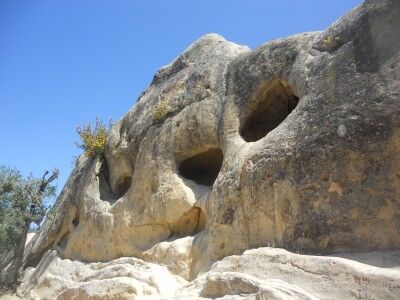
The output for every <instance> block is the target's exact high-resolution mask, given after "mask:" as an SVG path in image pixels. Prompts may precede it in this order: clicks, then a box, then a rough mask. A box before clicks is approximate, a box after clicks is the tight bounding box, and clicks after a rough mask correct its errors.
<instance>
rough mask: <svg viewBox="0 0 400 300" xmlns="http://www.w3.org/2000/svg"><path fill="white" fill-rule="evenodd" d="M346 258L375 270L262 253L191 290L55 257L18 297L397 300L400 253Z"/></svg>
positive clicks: (140, 265)
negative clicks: (22, 294)
mask: <svg viewBox="0 0 400 300" xmlns="http://www.w3.org/2000/svg"><path fill="white" fill-rule="evenodd" d="M343 255H352V257H353V259H359V260H361V261H362V260H363V259H365V258H366V257H368V260H369V262H370V263H371V265H367V264H363V263H359V262H356V261H355V260H347V259H344V258H338V257H327V256H310V255H299V254H294V253H290V252H288V251H286V250H283V249H278V248H258V249H253V250H248V251H245V252H244V253H243V254H242V255H235V256H229V257H226V258H224V259H223V260H221V261H219V262H217V263H215V264H214V265H213V266H212V267H211V270H210V271H208V272H207V273H205V274H202V275H200V276H199V277H198V278H197V279H195V280H194V281H192V282H190V283H188V282H187V281H186V280H184V279H183V278H181V277H179V276H176V275H172V274H171V273H170V272H169V271H168V270H167V269H166V268H165V267H162V266H159V265H155V264H152V263H147V262H144V261H142V260H140V259H137V258H127V257H124V258H118V259H116V260H113V261H110V262H107V263H88V264H85V263H82V262H78V261H71V260H69V259H60V258H59V257H57V255H56V252H55V251H53V252H48V253H47V254H46V255H45V258H44V259H43V260H42V261H41V263H40V264H39V266H38V267H37V268H36V269H28V270H27V271H26V273H25V278H24V283H23V284H22V286H21V287H20V290H21V291H20V293H22V292H27V295H29V296H30V297H32V298H34V299H99V298H106V299H205V298H213V299H215V298H219V299H398V295H400V251H391V252H384V253H383V252H373V253H364V254H362V255H356V254H349V253H347V254H343ZM382 264H383V265H390V266H391V267H390V268H385V267H381V266H382Z"/></svg>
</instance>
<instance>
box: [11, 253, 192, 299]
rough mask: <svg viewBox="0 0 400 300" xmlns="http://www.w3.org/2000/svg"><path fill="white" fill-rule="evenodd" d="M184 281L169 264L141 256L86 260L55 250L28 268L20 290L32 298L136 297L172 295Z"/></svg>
mask: <svg viewBox="0 0 400 300" xmlns="http://www.w3.org/2000/svg"><path fill="white" fill-rule="evenodd" d="M184 284H186V281H185V280H184V279H183V278H181V277H179V276H175V275H172V274H171V273H170V272H169V271H168V269H167V268H166V267H162V266H159V265H155V264H152V263H148V262H145V261H142V260H140V259H137V258H133V257H123V258H119V259H116V260H113V261H110V262H105V263H83V262H79V261H72V260H69V259H61V258H60V257H58V255H57V253H56V252H55V251H53V252H48V253H46V254H45V256H44V258H43V259H42V261H41V263H40V264H39V265H38V267H37V268H36V269H33V268H32V269H28V270H27V271H26V272H25V275H24V279H23V284H22V285H21V286H20V293H19V294H20V295H21V296H22V295H25V297H29V298H32V299H94V298H96V299H100V298H101V299H103V298H104V299H116V298H120V299H134V298H137V297H141V296H150V295H152V296H160V295H164V296H168V295H171V294H173V293H174V292H175V291H176V290H177V289H178V288H180V287H181V286H183V285H184Z"/></svg>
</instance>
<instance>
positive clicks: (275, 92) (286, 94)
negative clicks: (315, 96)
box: [240, 79, 299, 142]
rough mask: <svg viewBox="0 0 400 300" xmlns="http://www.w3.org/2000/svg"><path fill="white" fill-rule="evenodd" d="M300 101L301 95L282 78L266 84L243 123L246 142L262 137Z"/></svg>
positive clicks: (242, 129) (241, 131)
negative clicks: (298, 95)
mask: <svg viewBox="0 0 400 300" xmlns="http://www.w3.org/2000/svg"><path fill="white" fill-rule="evenodd" d="M298 102H299V97H297V96H296V95H295V94H294V93H293V90H292V89H291V88H290V87H289V86H288V85H287V84H286V83H285V84H283V83H282V81H281V80H279V79H278V80H273V81H272V82H269V83H268V84H264V85H263V86H262V87H261V88H260V90H259V92H258V93H257V96H256V97H255V99H254V101H253V107H252V108H251V109H250V113H249V114H248V116H247V118H245V121H244V122H243V123H242V125H241V130H240V134H241V136H242V137H243V139H244V140H245V141H246V142H255V141H258V140H260V139H262V138H263V137H264V136H266V135H267V134H268V133H269V132H270V131H272V130H273V129H275V128H276V127H278V125H279V124H280V123H282V122H283V121H284V120H285V119H286V117H287V116H288V115H289V114H290V113H291V112H292V111H293V110H294V109H295V108H296V106H297V103H298Z"/></svg>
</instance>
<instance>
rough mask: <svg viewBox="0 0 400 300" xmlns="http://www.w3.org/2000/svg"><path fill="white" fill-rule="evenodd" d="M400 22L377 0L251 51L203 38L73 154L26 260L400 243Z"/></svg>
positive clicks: (187, 262)
mask: <svg viewBox="0 0 400 300" xmlns="http://www.w3.org/2000/svg"><path fill="white" fill-rule="evenodd" d="M398 28H400V3H399V2H398V1H395V0H384V1H377V0H375V1H372V0H371V1H366V2H365V3H364V4H363V5H361V6H360V7H358V8H356V9H355V10H353V11H352V12H350V13H349V14H347V15H346V16H345V17H343V18H341V19H340V20H338V21H337V22H336V23H335V24H333V25H332V26H331V27H329V28H328V29H327V30H326V31H324V32H313V33H304V34H299V35H296V36H292V37H288V38H284V39H280V40H276V41H271V42H268V43H266V44H264V45H263V46H261V47H259V48H257V49H255V50H250V49H249V48H247V47H245V46H239V45H236V44H233V43H231V42H228V41H226V40H224V39H223V38H222V37H220V36H218V35H215V34H211V35H206V36H204V37H202V38H201V39H200V40H198V41H197V42H195V43H194V44H193V45H192V46H190V47H189V48H188V49H187V50H186V51H185V52H184V53H183V54H181V55H180V56H179V57H178V58H177V59H176V60H175V61H174V62H173V63H172V64H170V65H168V66H166V67H163V68H162V69H160V70H159V71H158V73H157V74H156V75H155V77H154V79H153V82H152V83H151V85H150V86H149V88H148V89H147V90H146V91H145V92H144V93H142V95H141V96H140V97H139V99H138V101H137V103H136V104H135V105H134V106H133V107H132V109H131V110H130V111H129V112H128V113H127V114H126V115H125V116H124V117H123V118H122V119H121V120H120V121H119V122H118V123H117V124H115V125H114V126H113V128H112V132H111V136H110V137H109V140H108V144H107V149H106V153H105V158H102V159H97V160H89V159H87V158H85V157H81V158H80V159H79V160H78V162H77V165H76V167H75V169H74V171H73V172H72V174H71V176H70V178H69V180H68V182H67V184H66V186H65V188H64V190H63V192H62V194H61V195H60V197H59V199H58V200H57V203H56V205H55V211H56V212H57V214H58V217H57V218H53V221H52V222H47V223H46V224H45V225H44V227H43V229H42V230H41V232H39V233H38V234H37V235H36V236H35V237H34V238H33V240H32V241H31V242H30V244H29V245H28V248H27V255H26V259H25V261H26V266H35V265H36V264H37V263H38V262H39V260H40V258H41V256H42V255H43V254H44V253H45V252H46V251H47V250H48V249H51V248H55V249H57V251H58V253H59V255H60V256H61V257H64V258H68V259H74V260H83V261H89V262H96V261H109V260H113V259H116V258H118V257H122V256H133V257H136V258H139V259H143V260H145V261H148V262H152V263H157V264H163V265H166V266H168V268H169V269H170V270H171V271H172V272H173V273H174V274H177V275H180V276H182V277H183V278H185V279H186V280H191V279H193V278H195V277H196V276H197V274H198V273H199V272H201V271H204V270H207V269H208V268H209V266H210V265H211V263H212V262H214V261H216V260H219V259H221V258H223V257H226V256H228V255H232V254H240V253H242V252H243V251H245V250H247V249H251V248H257V247H260V246H268V245H275V246H279V247H282V248H285V249H291V250H295V251H300V252H314V253H315V252H317V253H333V252H340V251H349V250H351V251H369V250H375V249H380V250H388V249H400V171H399V170H400V155H399V154H400V104H399V98H400V78H399V76H400V75H399V74H400V54H399V50H400V40H399V39H398ZM229 276H231V275H229ZM229 276H228V277H229ZM232 280H234V281H235V280H238V281H240V282H242V281H243V282H246V283H243V284H244V285H246V286H248V288H249V289H252V287H251V286H252V283H251V282H253V279H251V278H250V279H249V278H244V279H243V278H241V279H240V278H239V279H232ZM214 281H215V282H220V281H219V279H218V278H217V279H215V280H214V279H213V280H212V282H214ZM249 282H250V283H249ZM213 284H214V283H212V284H211V286H212V285H213ZM221 284H222V283H221ZM274 284H275V283H274ZM277 284H278V285H279V283H277ZM239 285H241V284H239ZM207 293H211V294H213V293H214V292H213V288H212V287H210V288H209V292H207ZM302 293H303V292H302ZM211 294H210V295H211ZM207 295H208V294H207ZM293 295H294V296H293V297H295V296H296V295H297V294H293ZM304 295H306V294H304ZM304 297H306V296H304Z"/></svg>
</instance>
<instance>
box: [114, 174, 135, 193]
mask: <svg viewBox="0 0 400 300" xmlns="http://www.w3.org/2000/svg"><path fill="white" fill-rule="evenodd" d="M131 182H132V177H131V176H124V177H121V178H120V179H118V181H117V183H116V185H115V193H116V194H117V197H118V198H120V197H122V196H123V195H124V194H125V193H126V192H127V191H128V190H129V187H130V186H131Z"/></svg>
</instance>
